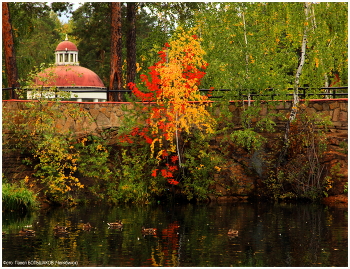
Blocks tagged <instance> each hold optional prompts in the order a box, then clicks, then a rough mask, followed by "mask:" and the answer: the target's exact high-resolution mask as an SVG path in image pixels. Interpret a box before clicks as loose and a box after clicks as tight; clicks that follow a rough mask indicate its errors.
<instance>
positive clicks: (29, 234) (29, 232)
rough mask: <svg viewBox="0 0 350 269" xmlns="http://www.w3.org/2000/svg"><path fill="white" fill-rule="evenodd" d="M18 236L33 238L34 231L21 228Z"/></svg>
mask: <svg viewBox="0 0 350 269" xmlns="http://www.w3.org/2000/svg"><path fill="white" fill-rule="evenodd" d="M19 234H20V235H27V236H34V235H35V231H33V230H28V229H23V228H22V230H21V231H19Z"/></svg>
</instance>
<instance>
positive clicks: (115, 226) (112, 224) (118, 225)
mask: <svg viewBox="0 0 350 269" xmlns="http://www.w3.org/2000/svg"><path fill="white" fill-rule="evenodd" d="M107 224H108V226H109V227H108V228H111V229H121V228H123V225H124V224H123V222H122V221H121V220H118V221H116V222H110V223H107Z"/></svg>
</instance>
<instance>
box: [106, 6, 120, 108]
mask: <svg viewBox="0 0 350 269" xmlns="http://www.w3.org/2000/svg"><path fill="white" fill-rule="evenodd" d="M121 17H122V16H121V4H120V2H112V3H111V75H110V80H109V89H110V90H121V89H122V88H123V76H122V21H121ZM108 99H109V101H122V93H121V92H118V93H115V92H110V93H109V96H108Z"/></svg>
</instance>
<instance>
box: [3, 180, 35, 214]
mask: <svg viewBox="0 0 350 269" xmlns="http://www.w3.org/2000/svg"><path fill="white" fill-rule="evenodd" d="M37 207H38V201H37V200H36V194H34V192H33V191H31V190H29V189H28V188H27V187H26V186H25V184H24V182H23V181H21V182H20V183H19V184H16V183H14V184H11V183H6V182H3V183H2V208H3V210H4V211H24V210H28V209H35V208H37Z"/></svg>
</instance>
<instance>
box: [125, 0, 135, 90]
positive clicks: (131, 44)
mask: <svg viewBox="0 0 350 269" xmlns="http://www.w3.org/2000/svg"><path fill="white" fill-rule="evenodd" d="M126 16H127V17H126V19H127V23H128V25H127V27H128V33H127V39H126V48H127V52H126V54H127V55H126V57H127V75H126V85H128V83H129V82H133V83H134V82H135V76H136V3H130V2H127V15H126Z"/></svg>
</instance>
